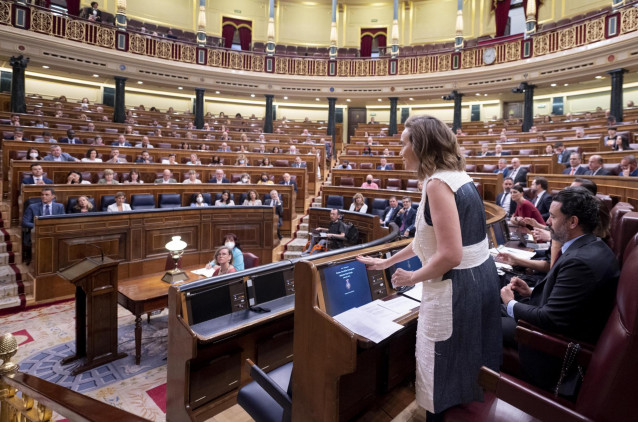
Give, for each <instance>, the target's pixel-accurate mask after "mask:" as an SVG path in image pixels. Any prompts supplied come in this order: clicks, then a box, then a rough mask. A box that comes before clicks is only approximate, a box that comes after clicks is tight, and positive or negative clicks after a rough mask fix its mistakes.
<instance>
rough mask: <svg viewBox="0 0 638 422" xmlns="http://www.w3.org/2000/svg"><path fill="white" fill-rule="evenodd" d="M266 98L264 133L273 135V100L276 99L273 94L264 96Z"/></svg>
mask: <svg viewBox="0 0 638 422" xmlns="http://www.w3.org/2000/svg"><path fill="white" fill-rule="evenodd" d="M264 97H266V115H265V116H264V133H272V132H273V127H272V100H273V98H275V96H274V95H272V94H266V95H264Z"/></svg>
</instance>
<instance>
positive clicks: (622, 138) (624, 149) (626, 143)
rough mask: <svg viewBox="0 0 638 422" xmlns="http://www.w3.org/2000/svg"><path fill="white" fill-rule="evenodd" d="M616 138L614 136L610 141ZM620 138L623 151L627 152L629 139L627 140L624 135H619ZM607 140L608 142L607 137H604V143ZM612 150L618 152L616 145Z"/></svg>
mask: <svg viewBox="0 0 638 422" xmlns="http://www.w3.org/2000/svg"><path fill="white" fill-rule="evenodd" d="M617 137H618V135H616V136H614V137H613V138H612V139H616V138H617ZM620 138H621V143H622V149H623V151H627V150H628V149H629V139H627V137H626V136H624V135H620ZM608 140H609V136H605V138H604V142H605V143H607V141H608ZM612 149H613V150H614V151H618V145H614V146H613V147H612Z"/></svg>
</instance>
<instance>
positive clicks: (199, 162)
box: [186, 153, 202, 166]
mask: <svg viewBox="0 0 638 422" xmlns="http://www.w3.org/2000/svg"><path fill="white" fill-rule="evenodd" d="M186 164H187V165H189V166H201V165H202V160H200V159H199V157H198V156H197V154H195V153H192V154H191V158H190V160H189V161H188V162H187V163H186Z"/></svg>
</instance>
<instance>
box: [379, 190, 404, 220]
mask: <svg viewBox="0 0 638 422" xmlns="http://www.w3.org/2000/svg"><path fill="white" fill-rule="evenodd" d="M389 202H390V205H389V206H387V207H385V210H383V216H382V217H381V224H382V225H383V227H388V226H389V225H390V223H395V224H396V225H397V226H399V227H401V218H400V217H399V216H398V215H397V214H398V212H399V210H400V209H401V205H399V201H397V197H396V196H391V197H390V199H389Z"/></svg>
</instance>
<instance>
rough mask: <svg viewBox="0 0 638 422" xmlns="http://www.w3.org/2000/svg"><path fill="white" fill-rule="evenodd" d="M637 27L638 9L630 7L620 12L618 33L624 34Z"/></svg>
mask: <svg viewBox="0 0 638 422" xmlns="http://www.w3.org/2000/svg"><path fill="white" fill-rule="evenodd" d="M637 29H638V9H636V8H635V7H630V8H628V9H623V10H622V12H620V33H621V34H625V33H627V32H632V31H635V30H637Z"/></svg>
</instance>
